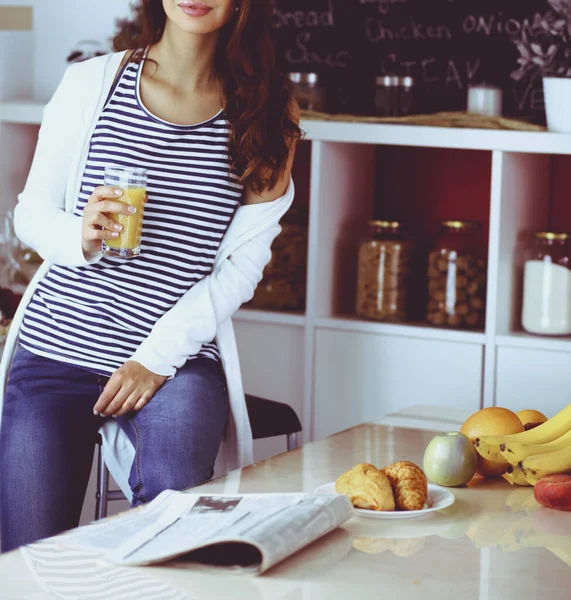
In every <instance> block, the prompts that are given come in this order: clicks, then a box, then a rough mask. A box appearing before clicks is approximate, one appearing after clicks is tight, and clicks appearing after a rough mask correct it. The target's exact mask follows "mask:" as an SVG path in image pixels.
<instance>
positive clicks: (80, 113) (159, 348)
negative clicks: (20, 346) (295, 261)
mask: <svg viewBox="0 0 571 600" xmlns="http://www.w3.org/2000/svg"><path fill="white" fill-rule="evenodd" d="M123 56H124V53H117V54H110V55H106V56H102V57H98V58H94V59H91V60H88V61H86V62H84V63H80V64H77V65H72V66H71V67H69V68H68V70H67V71H66V74H65V76H64V78H63V80H62V82H61V84H60V86H59V87H58V89H57V91H56V93H55V94H54V97H53V98H52V100H51V101H50V102H49V104H48V105H47V106H46V108H45V112H44V119H43V123H42V127H41V129H40V135H39V139H38V145H37V148H36V153H35V156H34V161H33V164H32V168H31V170H30V174H29V176H28V181H27V183H26V187H25V189H24V191H23V192H22V194H20V196H19V198H18V200H19V202H18V205H17V207H16V210H15V215H14V217H15V226H16V232H17V234H18V237H19V238H20V239H21V240H22V241H23V242H24V243H26V244H27V245H29V246H30V247H32V248H34V249H35V250H36V251H37V252H38V253H39V254H40V256H41V257H42V258H43V259H44V261H45V262H44V263H43V264H42V266H41V267H40V269H39V270H38V272H37V273H36V276H35V277H34V279H33V280H32V282H31V283H30V285H29V286H28V289H27V290H26V293H25V294H24V298H23V299H22V302H21V303H20V307H19V308H18V311H17V312H16V315H15V317H14V320H13V322H12V326H11V328H10V331H9V334H8V339H7V341H6V345H5V349H4V354H3V356H2V362H1V363H0V418H1V414H2V397H3V393H4V390H5V386H6V382H7V376H8V371H9V368H10V364H11V361H12V357H13V354H14V351H15V349H16V347H17V340H18V331H19V328H20V325H21V322H22V318H23V314H24V311H25V307H26V306H27V304H28V303H29V301H30V300H31V298H32V295H33V293H34V290H35V288H36V286H37V284H38V282H39V281H40V280H41V279H42V277H43V276H44V275H45V274H46V273H47V271H48V269H49V268H50V265H51V264H58V265H63V266H70V267H77V266H85V265H87V264H93V263H95V262H97V261H98V260H100V258H101V254H100V253H99V254H95V255H92V256H89V257H87V258H86V257H85V256H84V253H83V250H82V245H81V218H79V217H76V216H74V215H73V214H72V212H73V210H74V208H75V204H76V201H77V197H78V194H79V189H80V186H81V178H82V176H83V171H84V168H85V163H86V160H87V154H88V150H89V142H90V139H91V135H92V133H93V130H94V129H95V126H96V124H97V121H98V119H99V115H100V113H101V110H102V109H103V105H104V103H105V100H106V99H107V96H108V94H109V91H110V89H111V86H112V85H113V81H114V79H115V75H116V73H117V70H118V68H119V65H120V63H121V60H122V58H123ZM293 196H294V185H293V182H292V181H290V185H289V187H288V190H287V192H286V194H285V195H284V196H282V197H281V198H278V199H277V200H274V201H273V202H266V203H261V204H250V205H244V206H240V207H239V208H238V210H237V211H236V214H235V216H234V219H233V220H232V222H231V224H230V227H229V228H228V231H227V232H226V235H225V236H224V238H223V240H222V243H221V245H220V248H219V251H218V254H217V256H216V260H215V263H214V269H213V271H212V274H211V275H209V276H207V277H205V278H204V279H203V280H201V281H200V282H198V283H197V284H196V285H194V286H193V287H192V288H191V289H190V290H189V291H188V292H187V293H186V294H184V295H183V296H182V298H181V299H180V300H179V301H178V303H177V304H176V305H175V306H174V307H173V308H172V309H171V310H169V311H168V312H167V313H166V314H165V315H163V317H161V318H160V319H159V320H158V321H157V323H156V324H155V326H154V327H153V330H152V332H151V334H150V335H149V337H148V338H147V339H146V340H145V341H144V342H143V343H142V344H141V346H140V347H139V348H138V349H137V351H136V352H135V354H134V355H133V357H132V360H136V361H138V362H139V363H141V364H142V365H144V366H145V367H147V368H148V369H149V370H151V371H153V372H155V373H158V374H161V375H165V376H168V377H173V376H174V375H175V373H176V370H177V368H180V367H181V366H182V365H183V364H184V363H185V362H186V359H187V357H188V356H192V355H194V354H196V353H197V352H198V350H199V349H200V347H201V346H202V344H203V343H205V342H208V341H211V340H212V339H214V338H216V341H217V343H218V347H219V351H220V355H221V358H222V364H223V366H224V371H225V373H226V378H227V383H228V393H229V400H230V415H229V418H228V423H227V427H226V433H225V437H224V440H223V442H222V447H221V449H220V453H219V455H218V459H217V461H216V467H215V475H221V474H223V473H226V472H228V471H230V470H232V469H235V468H238V467H241V466H244V465H247V464H250V463H251V462H252V461H253V452H252V432H251V429H250V422H249V419H248V414H247V410H246V404H245V400H244V391H243V389H242V378H241V373H240V365H239V361H238V352H237V347H236V340H235V338H234V330H233V327H232V322H231V318H230V317H231V316H232V315H233V314H234V312H235V311H236V310H237V309H238V308H239V307H240V305H241V304H243V303H244V302H246V301H248V300H249V299H250V298H251V297H252V296H253V294H254V290H255V288H256V285H257V284H258V283H259V281H260V280H261V278H262V273H263V269H264V267H265V266H266V264H267V263H268V261H269V260H270V257H271V251H270V247H271V244H272V242H273V240H274V239H275V237H276V236H277V235H278V234H279V232H280V230H281V228H280V226H279V221H280V219H281V218H282V216H283V215H284V214H285V213H286V212H287V210H288V209H289V207H290V206H291V203H292V201H293ZM0 425H1V423H0ZM101 433H102V437H103V451H104V457H105V461H106V463H107V465H108V466H109V470H110V471H111V473H112V475H113V477H114V478H115V480H116V481H117V483H118V484H119V486H120V487H121V489H122V490H123V492H124V493H125V495H126V496H127V497H128V498H130V497H131V492H130V488H129V483H128V477H129V472H130V468H131V464H132V462H133V458H134V455H135V449H134V448H133V445H132V444H131V442H130V441H129V439H128V437H127V436H126V435H125V434H124V433H123V431H122V430H121V429H120V427H119V426H118V425H117V423H116V422H115V421H114V420H112V419H109V420H107V421H106V423H105V424H104V425H103V427H102V430H101Z"/></svg>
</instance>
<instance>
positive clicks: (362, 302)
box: [356, 221, 413, 321]
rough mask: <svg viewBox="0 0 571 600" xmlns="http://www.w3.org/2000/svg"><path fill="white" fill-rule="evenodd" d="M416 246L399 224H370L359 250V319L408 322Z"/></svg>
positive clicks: (380, 222) (377, 222) (357, 309)
mask: <svg viewBox="0 0 571 600" xmlns="http://www.w3.org/2000/svg"><path fill="white" fill-rule="evenodd" d="M412 253H413V245H412V242H411V241H410V240H409V239H408V236H406V235H405V232H404V228H403V226H402V224H401V223H400V222H398V221H370V222H369V231H368V234H367V236H366V237H365V238H364V239H363V241H362V242H361V244H360V246H359V259H358V268H357V270H358V274H357V308H356V312H357V316H359V317H362V318H364V319H374V320H377V321H404V320H406V318H407V312H408V311H407V309H408V287H409V278H410V273H411V264H412Z"/></svg>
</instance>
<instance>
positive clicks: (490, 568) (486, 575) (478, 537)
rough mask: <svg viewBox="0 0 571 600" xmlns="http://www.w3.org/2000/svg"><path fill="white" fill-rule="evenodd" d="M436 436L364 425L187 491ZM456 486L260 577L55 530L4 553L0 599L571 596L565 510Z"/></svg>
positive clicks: (522, 492) (259, 485) (318, 477)
mask: <svg viewBox="0 0 571 600" xmlns="http://www.w3.org/2000/svg"><path fill="white" fill-rule="evenodd" d="M432 436H433V433H432V432H430V431H426V430H422V429H408V428H399V427H394V426H391V425H379V424H366V425H361V426H358V427H355V428H353V429H350V430H348V431H345V432H342V433H339V434H337V435H334V436H331V437H329V438H327V439H324V440H322V441H319V442H314V443H312V444H308V445H306V446H304V447H302V448H300V449H298V450H295V451H293V452H290V453H286V454H282V455H279V456H277V457H274V458H271V459H269V460H266V461H264V462H261V463H259V464H255V465H252V466H251V467H248V468H245V469H243V470H241V471H236V472H233V473H231V474H229V475H228V476H226V477H223V478H220V479H218V480H216V481H212V482H209V483H207V484H204V485H202V486H199V487H198V488H194V489H193V492H200V493H203V492H204V493H222V492H236V491H239V492H243V493H247V492H297V491H313V490H314V489H315V488H316V487H317V486H319V485H321V484H323V483H326V482H329V481H333V480H334V479H335V478H336V477H337V476H338V475H339V474H340V473H341V472H343V471H345V470H346V469H348V468H350V467H352V466H353V465H354V464H356V463H359V462H371V463H374V464H376V465H377V466H383V465H387V464H390V463H392V462H394V461H396V460H401V459H406V460H411V461H414V462H416V463H418V464H422V456H423V452H424V448H425V447H426V445H427V443H428V442H429V441H430V439H431V438H432ZM452 491H453V493H454V495H455V496H456V502H455V504H454V505H453V506H451V507H450V508H448V509H445V510H443V511H441V512H438V513H433V514H431V515H427V516H425V517H423V518H415V519H409V520H402V521H392V520H372V519H362V518H353V519H351V520H350V521H348V522H347V523H346V524H345V526H344V527H343V528H340V529H338V530H336V531H334V532H333V533H331V534H330V535H328V536H327V537H325V538H323V539H321V540H320V541H318V542H316V543H315V544H313V545H312V546H310V547H309V548H306V549H305V550H303V551H302V552H300V553H298V554H297V555H295V556H293V557H292V558H290V559H288V560H286V561H284V562H283V563H281V564H280V565H278V566H277V567H275V568H274V569H272V570H270V571H269V572H268V573H267V574H265V575H262V576H260V577H251V576H241V575H232V574H229V573H228V572H226V571H223V572H220V571H216V572H213V571H211V570H207V569H206V568H205V567H201V566H198V565H191V564H185V563H174V564H172V565H170V566H169V567H165V566H161V567H147V568H130V569H124V568H116V567H111V566H109V565H106V564H104V563H102V562H101V561H99V560H98V559H97V557H96V556H89V555H84V556H83V557H82V556H79V555H78V553H77V552H75V551H62V550H60V549H59V547H58V546H57V545H56V544H55V542H53V540H52V541H49V542H47V543H43V544H37V545H34V546H30V547H28V548H26V549H25V550H24V551H23V552H13V553H11V554H8V555H5V556H2V557H0V598H1V599H2V600H3V599H10V600H12V599H14V600H16V599H22V600H23V599H26V600H35V599H37V598H38V599H39V598H46V599H47V598H69V599H72V598H73V599H74V600H76V599H80V598H83V597H85V598H88V597H89V598H90V599H96V598H100V597H101V598H113V600H121V599H123V598H125V599H130V598H133V599H135V598H136V599H137V600H144V599H146V598H149V599H151V598H152V599H153V600H160V599H162V598H165V599H167V598H169V599H177V600H178V599H179V598H180V599H181V600H182V599H185V598H187V599H204V598H206V599H209V598H230V599H232V600H241V599H248V600H258V599H259V600H262V599H264V600H265V599H268V600H270V599H271V600H278V599H284V600H285V599H287V600H294V599H300V600H301V599H303V600H332V599H354V598H357V597H358V598H366V599H373V598H375V599H376V598H395V599H397V600H405V599H409V598H422V599H423V600H432V599H444V598H446V599H447V598H459V599H462V600H471V599H474V600H476V599H477V600H509V599H511V598H514V599H518V600H525V599H536V598H548V599H549V600H558V599H561V600H563V598H566V599H567V598H569V594H570V592H569V585H570V584H571V512H569V513H565V512H558V511H552V510H549V509H545V508H542V507H540V506H539V505H538V504H537V503H536V502H535V500H534V498H533V492H532V488H517V487H516V488H512V487H510V485H509V484H508V483H506V482H504V481H503V480H501V479H500V480H495V481H486V480H481V479H476V480H473V482H471V483H470V484H469V486H468V487H464V488H460V489H453V490H452ZM117 518H120V517H117ZM32 572H33V575H32Z"/></svg>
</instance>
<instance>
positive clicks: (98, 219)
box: [91, 213, 123, 231]
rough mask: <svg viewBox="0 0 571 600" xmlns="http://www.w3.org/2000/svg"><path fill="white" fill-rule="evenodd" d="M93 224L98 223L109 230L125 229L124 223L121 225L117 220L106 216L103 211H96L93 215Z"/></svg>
mask: <svg viewBox="0 0 571 600" xmlns="http://www.w3.org/2000/svg"><path fill="white" fill-rule="evenodd" d="M91 224H92V225H97V226H99V227H101V228H102V229H108V230H109V231H121V230H122V229H123V226H122V225H119V223H117V222H115V221H114V220H113V219H110V218H109V217H106V216H105V215H104V214H103V213H96V214H95V215H94V216H93V220H92V222H91Z"/></svg>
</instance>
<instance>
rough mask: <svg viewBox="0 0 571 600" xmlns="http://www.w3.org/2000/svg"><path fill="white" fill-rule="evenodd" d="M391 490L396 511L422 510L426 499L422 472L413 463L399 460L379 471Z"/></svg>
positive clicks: (425, 485)
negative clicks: (383, 475)
mask: <svg viewBox="0 0 571 600" xmlns="http://www.w3.org/2000/svg"><path fill="white" fill-rule="evenodd" d="M381 471H382V473H384V474H385V475H386V476H387V478H388V480H389V481H390V482H391V486H392V488H393V492H394V497H395V504H396V507H397V509H398V510H422V509H423V508H424V505H425V504H426V500H427V498H428V483H427V481H426V475H425V474H424V471H423V470H422V469H421V468H420V467H417V466H416V465H415V464H414V463H411V462H408V461H407V460H401V461H399V462H396V463H394V464H392V465H390V466H388V467H385V468H384V469H381Z"/></svg>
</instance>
